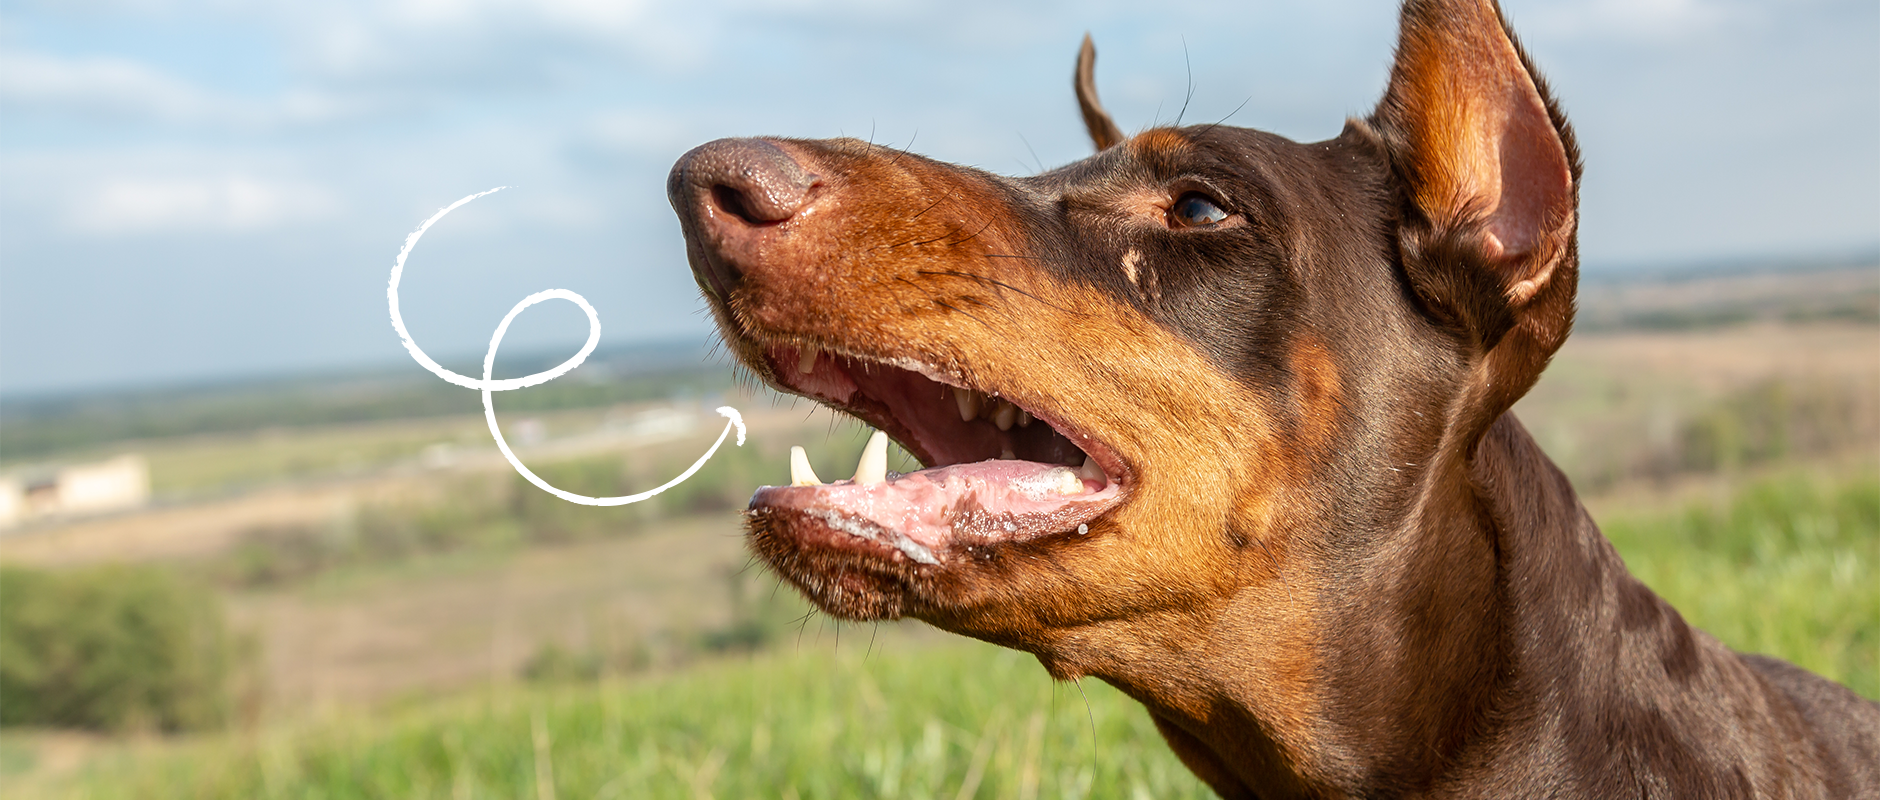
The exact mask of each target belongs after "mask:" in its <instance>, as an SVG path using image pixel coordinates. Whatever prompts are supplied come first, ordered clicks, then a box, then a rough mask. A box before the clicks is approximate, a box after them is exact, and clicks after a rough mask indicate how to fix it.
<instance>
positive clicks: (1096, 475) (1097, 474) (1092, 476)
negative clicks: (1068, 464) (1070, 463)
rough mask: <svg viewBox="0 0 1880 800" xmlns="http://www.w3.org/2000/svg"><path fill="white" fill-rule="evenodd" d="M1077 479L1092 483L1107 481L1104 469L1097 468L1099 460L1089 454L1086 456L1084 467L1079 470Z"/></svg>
mask: <svg viewBox="0 0 1880 800" xmlns="http://www.w3.org/2000/svg"><path fill="white" fill-rule="evenodd" d="M1077 477H1079V478H1082V479H1084V480H1092V481H1101V480H1107V478H1106V476H1105V475H1104V474H1103V468H1102V467H1099V466H1097V460H1096V459H1094V458H1091V457H1090V456H1089V455H1087V454H1086V455H1085V456H1084V465H1083V466H1081V467H1078V468H1077Z"/></svg>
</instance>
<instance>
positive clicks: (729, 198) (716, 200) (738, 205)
mask: <svg viewBox="0 0 1880 800" xmlns="http://www.w3.org/2000/svg"><path fill="white" fill-rule="evenodd" d="M712 203H713V204H715V205H717V206H718V207H719V208H720V209H723V210H724V212H725V213H727V214H731V215H733V216H736V217H737V218H738V219H741V220H744V221H745V222H747V223H749V224H752V225H769V224H772V223H776V222H782V221H783V219H789V216H787V215H786V216H785V217H783V219H765V218H764V217H763V215H760V214H759V213H757V210H756V209H755V208H753V207H752V204H751V198H750V197H749V196H747V195H745V194H744V192H742V191H739V190H738V189H736V188H734V187H731V186H726V185H724V184H722V183H721V184H718V185H716V186H713V187H712Z"/></svg>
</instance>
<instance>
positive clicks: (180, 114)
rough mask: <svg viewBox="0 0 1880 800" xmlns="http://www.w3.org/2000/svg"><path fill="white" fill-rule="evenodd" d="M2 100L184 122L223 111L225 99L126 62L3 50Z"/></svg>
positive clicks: (0, 60)
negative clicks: (182, 120) (219, 98)
mask: <svg viewBox="0 0 1880 800" xmlns="http://www.w3.org/2000/svg"><path fill="white" fill-rule="evenodd" d="M0 101H4V102H6V103H8V104H9V105H13V106H15V107H16V108H18V107H21V106H24V107H28V108H32V107H38V108H56V109H61V110H65V111H74V112H79V113H84V114H97V115H104V116H116V117H134V118H156V119H162V120H181V119H189V118H197V117H201V116H204V115H206V114H214V113H217V112H219V111H221V110H223V106H224V105H225V104H224V103H223V102H222V101H220V100H218V99H217V98H215V97H213V96H211V95H209V94H208V93H206V92H203V91H201V90H199V89H197V88H196V87H193V86H191V85H189V84H187V83H185V82H183V81H180V80H177V79H176V78H173V77H171V76H168V75H165V74H163V73H162V72H159V71H157V70H155V69H152V68H150V67H148V66H146V65H144V64H140V63H138V62H135V61H131V60H128V59H123V58H109V57H104V58H97V57H92V58H58V57H54V56H47V55H41V54H37V53H23V52H0Z"/></svg>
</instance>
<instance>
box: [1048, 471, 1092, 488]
mask: <svg viewBox="0 0 1880 800" xmlns="http://www.w3.org/2000/svg"><path fill="white" fill-rule="evenodd" d="M1051 480H1052V485H1051V488H1052V489H1053V490H1055V491H1056V492H1057V493H1058V494H1083V493H1084V479H1083V478H1080V477H1078V476H1077V473H1076V472H1073V471H1071V469H1070V468H1069V467H1058V468H1057V469H1054V470H1051Z"/></svg>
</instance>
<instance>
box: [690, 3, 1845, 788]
mask: <svg viewBox="0 0 1880 800" xmlns="http://www.w3.org/2000/svg"><path fill="white" fill-rule="evenodd" d="M1093 60H1094V52H1093V51H1092V50H1091V49H1090V45H1089V41H1088V39H1086V40H1085V47H1084V50H1083V51H1082V52H1081V53H1080V54H1079V59H1078V67H1077V70H1076V72H1075V81H1074V84H1075V88H1076V90H1077V96H1078V99H1079V101H1080V105H1081V107H1082V110H1083V115H1084V119H1085V122H1086V124H1087V126H1088V128H1089V131H1090V134H1091V136H1092V138H1093V139H1095V142H1096V145H1097V147H1098V150H1099V152H1098V153H1097V154H1096V155H1095V156H1092V157H1090V158H1087V159H1085V160H1083V161H1079V162H1077V163H1074V164H1070V165H1068V166H1065V167H1062V168H1059V169H1055V170H1052V171H1049V172H1045V173H1043V174H1040V175H1036V176H1032V177H1025V178H1007V177H1001V176H996V175H992V174H988V173H985V172H981V171H978V170H974V169H968V168H963V167H958V166H953V165H948V164H943V163H938V162H935V161H931V160H928V159H924V158H921V157H918V156H914V155H911V154H909V153H906V152H901V151H897V150H893V149H889V148H884V147H879V146H875V145H871V144H867V143H863V142H860V141H856V140H852V139H837V140H829V141H803V140H789V139H727V140H720V141H715V142H711V143H709V144H706V145H703V146H701V147H699V148H697V149H695V150H693V151H691V152H689V153H687V154H686V155H685V156H684V157H683V158H682V159H681V160H680V161H679V162H678V164H677V165H676V166H675V167H674V168H673V171H672V174H671V178H670V180H669V183H668V192H669V194H670V196H671V199H672V203H673V206H674V207H675V208H676V209H677V211H678V213H679V217H680V220H681V224H682V227H683V229H684V233H685V239H686V245H687V253H688V257H689V260H690V262H691V266H692V270H693V272H694V275H695V277H696V279H697V282H698V285H699V286H700V288H701V289H702V290H703V292H704V294H705V296H706V299H707V302H708V304H709V305H710V307H711V309H712V312H713V313H714V314H715V315H716V318H717V322H718V324H719V327H720V328H721V329H722V332H723V335H724V338H725V340H726V342H727V343H728V344H729V347H730V349H731V350H732V351H733V352H734V353H735V355H736V356H737V358H738V359H740V360H741V361H742V362H743V364H745V365H746V366H748V368H749V369H750V370H751V371H753V372H754V373H756V375H757V376H759V377H760V378H761V379H762V380H764V381H765V382H766V383H768V384H770V385H771V386H774V387H776V388H777V389H780V390H782V391H785V392H790V393H794V394H798V395H802V396H805V397H809V398H813V399H815V400H816V401H818V402H821V403H824V404H827V405H829V406H831V407H833V408H835V409H838V410H840V411H842V412H846V413H848V414H852V415H854V416H856V417H859V418H861V419H862V420H864V421H866V422H867V423H869V424H871V425H873V426H875V427H876V428H878V429H879V430H880V431H882V432H885V433H886V434H887V435H889V436H892V437H893V438H894V440H896V441H898V442H899V443H900V444H901V445H902V446H903V447H905V448H906V450H907V451H908V452H909V453H911V454H912V455H913V456H914V457H915V458H917V459H918V460H919V461H920V462H921V463H922V464H923V465H926V468H925V469H921V470H919V471H916V472H911V473H908V474H904V475H897V474H890V473H888V472H887V471H886V469H885V466H884V464H883V461H882V456H881V448H882V447H883V442H882V440H881V439H880V438H879V436H878V437H877V440H876V441H875V442H874V443H872V444H871V446H870V447H869V448H868V449H867V450H866V451H865V454H864V456H863V458H862V464H861V466H860V467H859V468H858V469H857V473H856V476H855V477H854V479H853V480H846V481H835V482H832V483H827V484H823V483H820V482H818V481H817V480H816V478H815V477H814V476H813V475H811V474H809V472H808V470H807V469H806V468H805V467H804V465H803V464H802V459H801V458H795V459H793V461H795V462H797V469H795V470H794V472H795V473H796V474H795V476H794V480H793V483H794V485H791V486H778V487H765V488H762V489H760V490H758V491H757V493H756V494H755V495H754V496H753V498H752V500H751V506H750V510H749V511H748V514H747V516H748V524H749V544H750V546H751V548H752V549H753V550H754V551H755V552H756V553H757V554H758V555H759V556H760V557H761V558H762V559H763V560H764V561H765V562H767V563H768V564H769V565H770V567H771V568H772V569H774V570H775V571H776V572H777V574H779V575H781V576H782V577H783V578H784V579H785V580H788V581H789V582H790V583H792V584H794V585H795V586H796V587H797V588H799V589H800V590H801V591H802V592H803V593H804V594H805V595H806V596H808V597H809V598H810V600H811V601H813V602H814V603H815V604H816V605H818V606H820V607H821V608H822V609H824V610H825V611H826V612H827V613H829V614H832V615H834V616H836V617H839V618H843V619H851V620H879V619H894V618H900V617H914V618H917V619H921V620H925V621H927V622H929V623H931V624H933V625H935V626H938V627H940V628H943V629H946V630H950V631H954V632H957V633H960V634H964V635H967V636H971V637H976V638H979V639H983V640H986V641H989V642H994V643H997V644H1000V645H1004V646H1007V647H1013V648H1017V649H1019V650H1023V651H1026V652H1029V653H1032V654H1034V655H1036V656H1037V658H1038V660H1039V661H1040V662H1041V663H1042V664H1043V665H1044V667H1045V668H1046V670H1048V671H1049V672H1050V674H1051V675H1052V676H1054V677H1055V678H1058V679H1060V680H1063V679H1071V678H1075V677H1079V676H1085V675H1090V676H1096V677H1098V678H1100V679H1102V680H1104V681H1107V682H1109V683H1111V684H1113V685H1115V686H1117V687H1118V688H1120V689H1121V690H1122V691H1124V692H1125V693H1127V694H1129V695H1130V696H1131V697H1133V698H1135V699H1136V700H1138V701H1140V702H1141V703H1142V704H1143V705H1144V706H1146V707H1147V708H1148V711H1149V713H1150V714H1151V715H1152V716H1153V718H1154V721H1155V724H1156V726H1157V728H1158V729H1159V730H1160V732H1161V733H1162V735H1163V737H1164V738H1165V739H1166V740H1167V741H1168V744H1169V746H1170V747H1171V748H1173V750H1174V751H1175V753H1176V754H1177V755H1178V756H1179V757H1180V758H1181V760H1182V762H1183V763H1185V764H1186V765H1187V766H1188V767H1189V768H1190V769H1191V770H1193V771H1194V772H1195V773H1196V774H1197V775H1198V776H1199V777H1200V778H1201V780H1202V781H1204V782H1205V783H1207V784H1208V785H1209V786H1210V787H1212V788H1213V789H1214V790H1215V791H1216V792H1218V793H1219V794H1220V795H1221V796H1223V797H1230V798H1242V797H1260V798H1282V797H1315V798H1331V797H1398V796H1418V797H1480V798H1509V797H1585V798H1611V797H1676V798H1700V797H1701V798H1709V797H1752V796H1753V797H1836V798H1841V797H1855V796H1860V797H1874V796H1880V705H1876V704H1874V703H1872V702H1869V701H1866V700H1863V699H1861V698H1860V697H1858V696H1857V695H1855V694H1854V693H1852V692H1850V691H1849V690H1847V689H1845V688H1843V687H1841V686H1838V685H1835V684H1833V683H1831V682H1828V681H1826V680H1823V679H1821V678H1818V677H1816V676H1814V675H1811V674H1808V673H1806V672H1804V671H1802V670H1799V669H1797V668H1795V667H1792V666H1789V665H1787V664H1784V663H1781V662H1779V661H1775V660H1773V659H1769V658H1764V657H1760V656H1753V655H1740V654H1737V653H1734V652H1731V651H1730V650H1728V649H1727V648H1725V647H1724V646H1723V645H1722V644H1721V643H1719V642H1718V641H1717V640H1716V639H1714V638H1712V637H1711V636H1709V635H1707V634H1704V633H1703V632H1701V631H1697V630H1694V629H1692V628H1691V627H1690V626H1689V625H1687V624H1686V623H1685V622H1684V620H1683V619H1682V618H1681V617H1680V616H1679V615H1678V613H1677V612H1676V611H1674V610H1673V609H1672V608H1671V607H1670V606H1668V605H1667V604H1666V603H1665V602H1664V601H1662V600H1660V599H1659V598H1658V597H1657V596H1655V595H1653V594H1652V593H1651V591H1650V590H1648V589H1646V588H1645V587H1644V586H1643V585H1642V584H1640V583H1639V582H1638V581H1637V580H1636V579H1634V578H1633V577H1632V576H1631V575H1629V574H1628V573H1627V572H1626V570H1625V567H1624V565H1623V564H1622V563H1621V562H1620V559H1619V557H1618V555H1617V554H1616V553H1615V552H1614V551H1613V549H1612V546H1611V545H1610V544H1608V543H1607V542H1606V540H1605V538H1604V537H1603V536H1601V535H1600V533H1599V531H1598V529H1597V528H1596V527H1595V526H1594V524H1593V521H1592V520H1591V519H1590V518H1589V517H1588V515H1587V512H1586V511H1585V510H1584V509H1583V508H1582V507H1581V505H1580V503H1579V501H1578V499H1577V498H1576V497H1575V495H1574V492H1573V489H1572V487H1571V486H1569V485H1568V482H1567V480H1566V479H1565V477H1564V476H1563V475H1562V474H1561V473H1560V471H1559V470H1558V469H1557V468H1555V467H1554V466H1553V465H1552V463H1551V462H1549V461H1548V459H1547V457H1546V456H1545V455H1543V454H1542V453H1541V451H1540V449H1539V447H1538V446H1536V444H1535V443H1534V441H1533V440H1532V439H1531V438H1530V437H1529V436H1528V434H1527V432H1526V431H1525V430H1523V428H1522V427H1521V424H1520V423H1519V422H1518V421H1516V420H1515V418H1514V416H1512V415H1511V414H1510V413H1509V411H1508V410H1509V407H1510V406H1511V405H1512V404H1513V403H1514V402H1515V400H1516V399H1517V398H1519V397H1521V395H1522V394H1523V393H1524V392H1526V391H1527V390H1528V388H1529V387H1530V386H1532V385H1533V384H1534V382H1535V380H1536V379H1537V378H1538V377H1539V375H1540V372H1541V370H1542V368H1543V367H1544V366H1545V365H1546V364H1547V362H1548V360H1549V359H1550V358H1551V356H1552V354H1553V353H1554V352H1555V350H1556V349H1557V348H1559V347H1560V344H1561V342H1562V340H1563V339H1565V337H1566V336H1567V331H1568V328H1569V327H1570V326H1571V324H1572V320H1573V312H1574V299H1573V298H1574V290H1575V286H1576V284H1577V282H1578V256H1577V246H1576V230H1577V209H1578V197H1579V188H1580V162H1579V155H1578V150H1577V147H1576V145H1575V143H1574V137H1573V133H1572V130H1571V129H1570V128H1569V127H1568V125H1567V120H1566V118H1565V116H1564V115H1563V114H1562V112H1561V111H1560V108H1559V107H1558V106H1557V105H1556V104H1555V103H1554V101H1553V99H1552V98H1551V96H1550V94H1549V92H1548V89H1547V86H1546V84H1545V82H1543V81H1542V79H1541V78H1540V76H1539V75H1538V74H1536V72H1535V70H1534V68H1533V67H1532V65H1531V63H1530V61H1529V59H1528V57H1527V56H1526V54H1525V53H1524V52H1523V51H1522V49H1521V48H1520V46H1519V45H1518V44H1517V43H1516V41H1515V38H1514V37H1513V35H1512V33H1511V32H1510V30H1509V29H1508V26H1507V24H1506V22H1505V20H1504V19H1503V18H1502V16H1501V12H1500V9H1499V8H1498V7H1497V6H1496V5H1495V4H1494V2H1493V0H1409V2H1408V3H1406V5H1405V6H1404V8H1403V10H1402V18H1401V29H1400V39H1399V42H1398V45H1397V50H1396V57H1395V62H1394V65H1393V67H1392V70H1391V74H1390V81H1389V85H1388V87H1387V89H1386V90H1385V93H1384V97H1383V100H1382V101H1381V102H1380V104H1379V105H1378V107H1377V109H1376V110H1375V111H1374V112H1373V113H1372V114H1371V115H1370V116H1369V117H1368V118H1366V119H1362V120H1351V121H1349V122H1348V123H1347V124H1346V126H1345V128H1344V130H1343V132H1342V133H1340V134H1339V136H1338V137H1337V138H1335V139H1332V140H1329V141H1324V142H1317V143H1312V144H1300V143H1295V142H1292V141H1289V140H1286V139H1283V138H1281V137H1278V136H1275V135H1272V134H1267V133H1262V132H1260V131H1255V130H1246V129H1240V128H1233V127H1227V126H1224V125H1200V126H1190V127H1181V128H1156V129H1152V130H1148V131H1146V132H1144V133H1141V134H1138V135H1135V136H1132V137H1126V136H1124V135H1123V134H1122V133H1121V131H1120V130H1119V129H1118V128H1117V126H1116V124H1115V123H1114V122H1113V121H1112V120H1111V119H1110V117H1109V115H1108V114H1107V113H1105V112H1104V110H1103V108H1102V106H1101V105H1100V104H1099V103H1098V101H1097V97H1096V92H1095V90H1094V86H1093V81H1092V63H1093ZM799 455H800V454H799Z"/></svg>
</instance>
